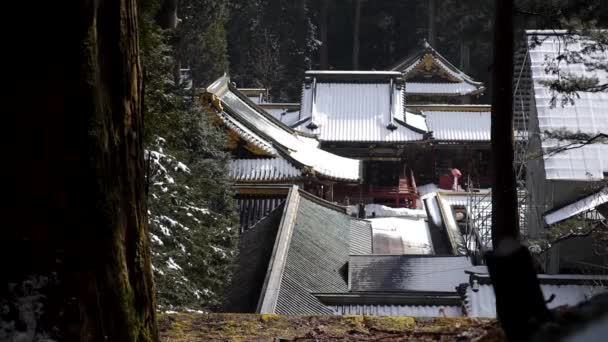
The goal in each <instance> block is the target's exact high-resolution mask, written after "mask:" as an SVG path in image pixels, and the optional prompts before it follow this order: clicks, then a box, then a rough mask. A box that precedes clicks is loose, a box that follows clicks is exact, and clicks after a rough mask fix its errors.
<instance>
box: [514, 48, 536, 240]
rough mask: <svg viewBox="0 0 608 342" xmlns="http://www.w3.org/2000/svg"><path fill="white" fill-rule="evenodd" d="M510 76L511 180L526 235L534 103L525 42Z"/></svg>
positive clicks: (522, 232) (522, 234)
mask: <svg viewBox="0 0 608 342" xmlns="http://www.w3.org/2000/svg"><path fill="white" fill-rule="evenodd" d="M514 64H515V68H514V75H513V78H514V80H515V82H514V89H513V117H514V125H513V128H514V132H513V133H514V142H515V156H514V157H515V159H514V165H513V167H514V169H515V180H516V183H517V204H518V213H519V229H520V234H521V237H522V238H524V239H525V238H527V236H528V229H527V225H528V211H529V194H528V190H527V186H526V162H527V158H528V156H529V144H528V141H529V139H528V138H529V130H528V125H529V123H528V118H529V111H530V109H531V107H532V106H533V105H534V102H533V90H534V89H533V86H532V77H531V69H530V59H529V51H528V45H527V41H526V42H525V43H524V46H522V47H521V48H520V49H518V51H517V53H516V54H515V60H514Z"/></svg>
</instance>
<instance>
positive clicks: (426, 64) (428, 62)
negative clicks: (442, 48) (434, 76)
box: [420, 53, 435, 71]
mask: <svg viewBox="0 0 608 342" xmlns="http://www.w3.org/2000/svg"><path fill="white" fill-rule="evenodd" d="M420 64H421V65H422V68H423V69H424V70H426V71H431V70H432V69H433V64H435V62H434V61H433V56H432V55H431V54H430V53H426V54H424V56H423V57H422V62H420Z"/></svg>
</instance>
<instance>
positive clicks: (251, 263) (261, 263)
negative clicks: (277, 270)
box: [223, 205, 284, 312]
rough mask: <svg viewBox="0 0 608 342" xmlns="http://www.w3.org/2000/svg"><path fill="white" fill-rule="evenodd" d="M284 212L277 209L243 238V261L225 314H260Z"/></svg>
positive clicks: (228, 294)
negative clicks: (268, 270)
mask: <svg viewBox="0 0 608 342" xmlns="http://www.w3.org/2000/svg"><path fill="white" fill-rule="evenodd" d="M283 208H284V205H280V206H279V207H277V208H275V209H274V210H273V211H272V212H270V214H269V215H268V216H266V217H265V218H264V219H262V220H261V221H259V222H258V223H257V224H256V225H255V226H253V227H252V228H251V229H249V230H247V231H245V232H243V233H242V234H241V235H240V237H239V245H238V251H239V257H238V258H236V262H237V264H236V271H235V272H234V276H233V278H232V282H231V284H230V285H229V286H228V288H227V290H226V296H225V301H224V303H223V309H224V311H228V312H255V311H256V308H257V305H258V299H259V297H260V292H261V290H262V285H263V283H264V276H265V274H266V270H267V268H268V262H269V261H270V257H271V255H272V250H273V246H274V241H275V238H276V235H277V229H278V227H279V223H280V221H281V217H282V214H283ZM243 284H247V286H243Z"/></svg>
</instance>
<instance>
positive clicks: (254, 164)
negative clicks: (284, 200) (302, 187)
mask: <svg viewBox="0 0 608 342" xmlns="http://www.w3.org/2000/svg"><path fill="white" fill-rule="evenodd" d="M230 176H231V177H232V179H234V180H236V181H237V182H249V181H252V182H258V181H262V182H277V181H289V180H295V179H298V178H301V177H303V174H302V171H300V170H299V169H297V168H296V167H294V166H293V165H292V164H290V163H289V162H288V161H287V160H285V159H284V158H281V157H277V158H256V159H233V160H231V162H230Z"/></svg>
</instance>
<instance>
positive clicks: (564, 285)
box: [464, 274, 606, 318]
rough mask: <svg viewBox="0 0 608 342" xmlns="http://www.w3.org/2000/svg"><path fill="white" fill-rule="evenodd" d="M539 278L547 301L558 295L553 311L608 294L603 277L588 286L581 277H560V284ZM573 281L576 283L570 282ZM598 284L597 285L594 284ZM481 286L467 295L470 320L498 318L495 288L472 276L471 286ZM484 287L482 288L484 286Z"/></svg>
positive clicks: (470, 288) (484, 278)
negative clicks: (474, 318) (595, 296)
mask: <svg viewBox="0 0 608 342" xmlns="http://www.w3.org/2000/svg"><path fill="white" fill-rule="evenodd" d="M543 276H544V275H539V277H538V278H539V281H540V288H541V291H542V293H543V296H544V297H545V299H547V300H549V299H550V297H551V296H552V295H554V298H553V300H551V301H549V302H548V303H547V307H548V308H549V309H553V308H556V307H558V306H563V305H568V306H573V305H577V304H578V303H580V302H583V301H586V300H588V299H590V298H591V297H592V296H594V295H596V294H599V293H602V292H605V291H606V288H605V287H604V286H603V285H601V283H602V282H604V281H605V279H603V278H602V277H601V276H599V277H595V278H594V277H588V278H589V279H588V283H585V281H584V279H580V277H579V275H568V274H562V275H559V276H560V277H561V278H562V279H561V280H556V279H555V277H550V276H549V277H547V276H544V277H543ZM569 277H572V279H570V280H569V279H567V278H569ZM594 280H596V281H597V285H595V284H594ZM475 282H477V283H478V285H473V286H467V288H466V291H465V293H464V307H465V311H466V313H467V316H470V317H488V318H495V317H496V296H495V294H494V288H493V286H492V285H491V284H489V277H488V276H487V275H472V276H471V283H473V284H474V283H475ZM480 283H481V284H480Z"/></svg>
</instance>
